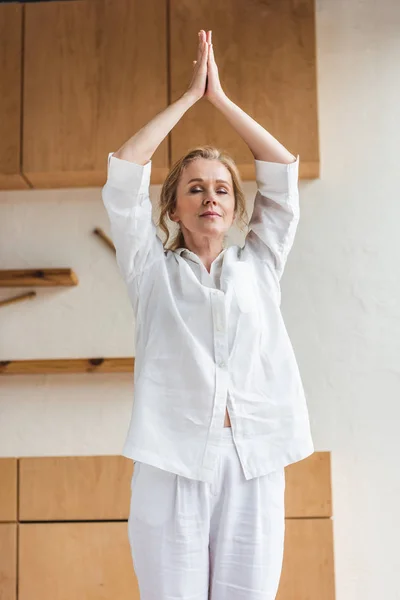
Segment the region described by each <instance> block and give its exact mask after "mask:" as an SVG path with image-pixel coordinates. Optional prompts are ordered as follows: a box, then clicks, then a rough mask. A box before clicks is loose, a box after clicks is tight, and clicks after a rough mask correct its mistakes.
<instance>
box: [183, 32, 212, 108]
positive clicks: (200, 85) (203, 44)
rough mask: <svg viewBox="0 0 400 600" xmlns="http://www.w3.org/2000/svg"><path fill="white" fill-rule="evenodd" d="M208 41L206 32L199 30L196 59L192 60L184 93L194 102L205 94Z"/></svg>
mask: <svg viewBox="0 0 400 600" xmlns="http://www.w3.org/2000/svg"><path fill="white" fill-rule="evenodd" d="M208 47H209V45H208V43H207V36H206V32H205V31H204V30H203V29H202V30H201V31H200V32H199V45H198V49H197V60H194V61H193V77H192V81H191V82H190V85H189V88H188V90H187V92H186V95H189V96H190V97H191V98H193V100H194V101H195V102H197V100H200V98H202V97H203V96H204V94H205V91H206V85H207V62H208Z"/></svg>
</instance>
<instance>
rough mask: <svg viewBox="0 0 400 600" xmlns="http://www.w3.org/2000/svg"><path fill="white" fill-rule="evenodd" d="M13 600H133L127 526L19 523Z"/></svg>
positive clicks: (135, 595)
mask: <svg viewBox="0 0 400 600" xmlns="http://www.w3.org/2000/svg"><path fill="white" fill-rule="evenodd" d="M19 532H20V536H19V581H18V600H71V599H72V598H74V599H78V598H81V599H86V598H93V599H94V598H96V599H97V600H126V599H127V598H129V599H130V600H139V592H138V587H137V583H136V578H135V574H134V570H133V563H132V558H131V553H130V548H129V541H128V532H127V523H126V521H125V522H120V523H118V522H114V523H112V522H103V523H33V524H28V523H26V524H21V525H20V529H19Z"/></svg>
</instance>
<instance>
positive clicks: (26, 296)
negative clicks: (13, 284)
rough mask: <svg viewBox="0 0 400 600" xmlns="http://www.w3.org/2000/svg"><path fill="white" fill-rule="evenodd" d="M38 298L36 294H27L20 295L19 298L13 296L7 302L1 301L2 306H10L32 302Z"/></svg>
mask: <svg viewBox="0 0 400 600" xmlns="http://www.w3.org/2000/svg"><path fill="white" fill-rule="evenodd" d="M35 297H36V292H26V294H19V295H18V296H11V297H10V298H6V299H5V300H0V306H8V305H9V304H16V303H17V302H24V301H25V300H32V298H35Z"/></svg>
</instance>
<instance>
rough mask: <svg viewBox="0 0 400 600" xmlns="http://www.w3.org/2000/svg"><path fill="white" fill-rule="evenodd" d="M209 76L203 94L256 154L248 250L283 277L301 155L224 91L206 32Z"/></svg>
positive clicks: (296, 214) (294, 224) (294, 218)
mask: <svg viewBox="0 0 400 600" xmlns="http://www.w3.org/2000/svg"><path fill="white" fill-rule="evenodd" d="M207 43H208V45H209V51H208V80H207V89H206V93H205V96H206V98H208V100H209V101H210V102H211V103H212V104H213V105H214V106H215V107H216V108H218V109H219V110H220V111H221V112H222V114H223V115H224V116H225V117H226V118H227V119H228V121H229V122H230V123H231V125H232V127H233V128H234V129H235V130H236V131H237V133H238V134H239V135H240V136H241V138H242V139H243V140H244V141H245V142H246V143H247V145H248V147H249V149H250V150H251V152H252V153H253V156H254V158H255V168H256V181H257V188H258V192H257V196H256V199H255V203H254V210H253V214H252V217H251V220H250V223H249V228H250V231H249V233H248V235H247V238H246V244H245V248H244V253H245V254H244V256H245V255H246V252H250V253H253V254H256V255H257V257H258V258H259V259H261V260H263V261H264V262H266V263H268V264H269V265H270V266H271V268H272V269H273V270H274V271H275V273H276V275H277V277H278V278H279V279H280V277H281V276H282V273H283V270H284V267H285V263H286V259H287V256H288V254H289V252H290V249H291V247H292V245H293V241H294V237H295V233H296V229H297V224H298V221H299V215H300V211H299V192H298V168H299V159H298V157H297V159H296V157H295V156H293V154H291V153H290V152H289V151H288V150H287V149H286V148H285V147H284V146H283V145H282V144H281V143H280V142H278V140H277V139H275V138H274V137H273V136H272V135H271V134H270V133H268V131H266V130H265V129H264V127H262V126H261V125H260V124H259V123H257V122H256V121H255V120H254V119H252V118H251V117H250V116H249V115H248V114H246V113H245V112H244V110H242V109H241V108H239V107H238V106H237V105H236V104H234V103H233V102H232V101H231V100H230V99H229V98H228V97H227V96H226V94H225V93H224V91H223V89H222V86H221V82H220V80H219V74H218V67H217V65H216V62H215V58H214V51H213V47H212V43H211V32H208V34H207Z"/></svg>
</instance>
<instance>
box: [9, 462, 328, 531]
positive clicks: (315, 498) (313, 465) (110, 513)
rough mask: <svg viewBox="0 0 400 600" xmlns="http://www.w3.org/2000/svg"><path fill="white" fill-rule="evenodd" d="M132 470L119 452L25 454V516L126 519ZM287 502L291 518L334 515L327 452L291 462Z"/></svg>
mask: <svg viewBox="0 0 400 600" xmlns="http://www.w3.org/2000/svg"><path fill="white" fill-rule="evenodd" d="M131 473H132V463H131V461H130V460H129V459H126V458H123V457H120V456H89V457H87V456H80V457H54V458H53V457H44V458H22V459H21V460H20V486H21V488H20V489H21V491H20V519H21V520H22V521H34V520H37V521H47V520H48V521H51V520H53V521H61V520H84V519H87V520H90V519H92V520H101V519H127V518H128V512H129V489H130V486H129V481H130V477H131ZM82 482H84V483H82ZM285 502H286V517H287V518H294V517H324V516H325V517H329V516H330V515H331V513H332V506H331V486H330V457H329V453H328V452H315V453H314V454H313V455H312V456H310V457H309V458H307V459H305V460H303V461H300V462H298V463H295V464H294V465H290V467H287V469H286V499H285Z"/></svg>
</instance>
